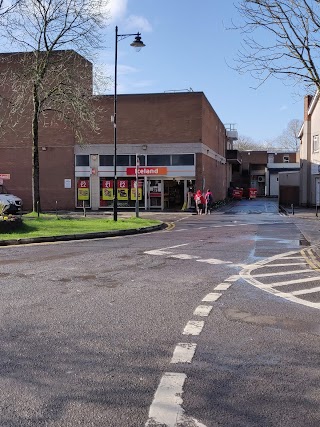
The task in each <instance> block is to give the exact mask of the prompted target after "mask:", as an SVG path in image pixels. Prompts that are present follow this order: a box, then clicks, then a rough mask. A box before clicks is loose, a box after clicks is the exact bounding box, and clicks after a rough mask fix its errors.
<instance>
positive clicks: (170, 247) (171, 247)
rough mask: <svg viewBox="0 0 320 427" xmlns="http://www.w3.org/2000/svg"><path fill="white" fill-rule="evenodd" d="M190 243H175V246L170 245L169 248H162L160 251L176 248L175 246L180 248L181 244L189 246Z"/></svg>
mask: <svg viewBox="0 0 320 427" xmlns="http://www.w3.org/2000/svg"><path fill="white" fill-rule="evenodd" d="M188 245H189V243H181V245H175V246H168V247H167V248H162V249H160V251H163V250H165V249H175V248H180V247H181V246H188Z"/></svg>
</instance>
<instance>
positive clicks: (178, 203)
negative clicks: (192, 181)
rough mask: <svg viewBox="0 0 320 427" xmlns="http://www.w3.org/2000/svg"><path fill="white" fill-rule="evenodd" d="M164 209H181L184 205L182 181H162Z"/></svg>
mask: <svg viewBox="0 0 320 427" xmlns="http://www.w3.org/2000/svg"><path fill="white" fill-rule="evenodd" d="M163 187H164V199H163V202H164V209H172V210H177V209H179V210H180V209H182V206H183V204H184V181H183V180H181V181H178V180H170V181H169V180H164V181H163Z"/></svg>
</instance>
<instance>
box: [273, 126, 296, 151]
mask: <svg viewBox="0 0 320 427" xmlns="http://www.w3.org/2000/svg"><path fill="white" fill-rule="evenodd" d="M302 123H303V122H302V120H298V119H293V120H290V122H289V123H288V125H287V127H286V129H285V130H284V131H283V133H282V134H281V135H280V136H279V137H278V138H276V140H275V141H274V142H275V144H276V145H277V146H278V147H281V148H283V149H285V150H289V151H290V150H292V151H299V146H300V139H299V137H298V135H299V132H300V129H301V126H302Z"/></svg>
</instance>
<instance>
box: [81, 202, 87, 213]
mask: <svg viewBox="0 0 320 427" xmlns="http://www.w3.org/2000/svg"><path fill="white" fill-rule="evenodd" d="M82 208H83V216H84V217H86V216H87V214H86V207H85V204H84V200H83V201H82Z"/></svg>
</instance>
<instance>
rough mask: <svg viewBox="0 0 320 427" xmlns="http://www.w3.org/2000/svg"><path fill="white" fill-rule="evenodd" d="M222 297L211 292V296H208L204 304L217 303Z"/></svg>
mask: <svg viewBox="0 0 320 427" xmlns="http://www.w3.org/2000/svg"><path fill="white" fill-rule="evenodd" d="M221 295H222V294H219V293H214V292H211V293H210V294H208V295H206V296H205V297H204V298H203V300H202V301H203V302H213V301H217V300H218V299H219V298H220V297H221Z"/></svg>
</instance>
